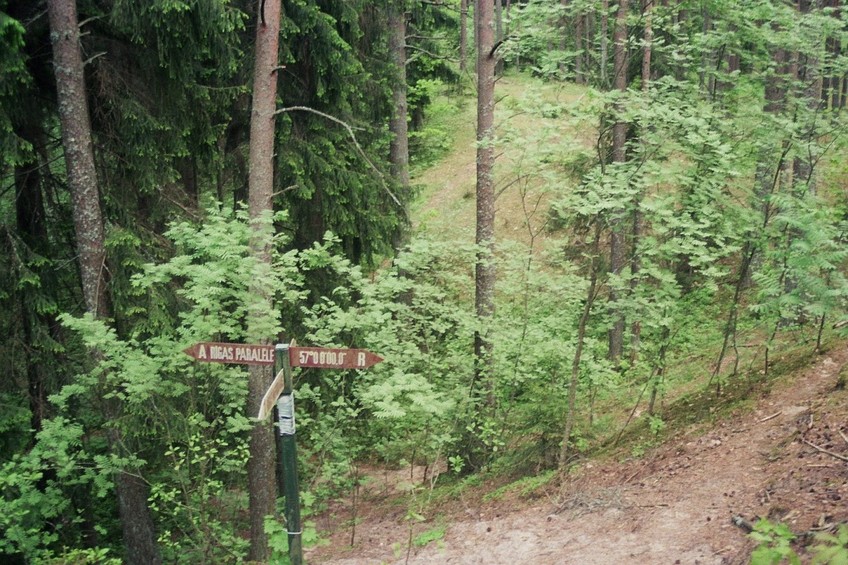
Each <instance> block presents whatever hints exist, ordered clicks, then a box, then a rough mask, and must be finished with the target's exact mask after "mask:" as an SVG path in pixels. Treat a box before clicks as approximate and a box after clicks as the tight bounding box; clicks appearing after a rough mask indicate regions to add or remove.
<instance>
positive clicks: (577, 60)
mask: <svg viewBox="0 0 848 565" xmlns="http://www.w3.org/2000/svg"><path fill="white" fill-rule="evenodd" d="M584 26H585V19H584V17H583V14H581V13H578V14H575V16H574V49H575V51H577V53H576V54H575V55H574V82H575V83H577V84H586V76H585V74H584V73H585V69H586V65H585V58H586V49H585V47H584V45H583V39H584V38H583V36H584V35H585V31H584Z"/></svg>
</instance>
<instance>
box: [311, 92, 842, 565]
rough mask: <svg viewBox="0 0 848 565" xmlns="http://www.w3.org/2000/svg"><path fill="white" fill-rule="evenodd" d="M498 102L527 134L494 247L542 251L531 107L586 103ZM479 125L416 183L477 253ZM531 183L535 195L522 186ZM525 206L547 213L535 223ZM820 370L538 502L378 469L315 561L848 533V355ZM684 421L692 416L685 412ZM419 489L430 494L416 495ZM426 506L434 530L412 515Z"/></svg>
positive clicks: (694, 544) (607, 550)
mask: <svg viewBox="0 0 848 565" xmlns="http://www.w3.org/2000/svg"><path fill="white" fill-rule="evenodd" d="M498 89H499V92H500V94H499V96H500V97H502V98H501V100H500V102H499V106H498V109H499V111H498V123H499V126H498V131H499V135H502V136H503V137H505V138H506V137H510V136H512V138H513V139H515V138H516V137H517V134H518V133H520V134H521V135H520V138H521V139H522V140H523V141H524V142H525V145H524V146H519V147H516V146H513V145H510V146H508V147H505V148H503V150H502V151H501V153H500V157H499V161H498V166H497V167H498V168H497V177H498V189H499V190H501V191H502V192H501V195H500V197H499V199H498V204H497V206H498V217H497V230H498V234H497V236H498V238H499V240H514V241H520V242H523V243H528V240H529V239H530V238H529V237H528V235H527V234H528V233H530V231H528V230H527V225H528V224H529V225H530V226H531V227H532V228H533V230H534V231H535V234H536V235H538V237H539V239H544V233H543V232H542V231H541V230H539V228H540V226H541V223H542V222H544V221H545V217H546V214H545V208H546V207H545V199H546V193H547V189H548V188H549V187H546V186H545V184H544V179H543V178H533V175H532V167H531V164H530V163H528V162H527V161H526V160H525V158H524V157H525V155H526V154H528V153H531V152H532V151H529V149H532V147H528V146H527V144H528V143H532V142H533V141H532V140H533V135H532V133H533V131H534V128H537V129H540V128H541V127H542V126H539V125H538V122H534V120H533V118H532V116H531V114H532V110H531V111H527V108H531V109H532V108H533V107H538V106H539V104H544V103H545V102H555V103H560V104H562V105H563V106H565V107H569V106H572V107H574V106H576V105H579V104H580V103H581V101H582V96H583V95H584V94H585V93H584V91H582V90H581V89H579V88H578V87H573V86H572V87H563V86H561V85H546V84H542V83H538V82H531V81H530V79H527V78H526V77H510V76H507V77H505V78H503V79H501V82H499V84H498ZM473 112H474V108H473V105H471V104H470V105H468V106H465V107H461V108H459V109H458V110H457V111H456V113H455V114H454V115H453V117H452V119H451V120H449V121H448V122H447V123H446V124H443V126H444V127H447V128H451V134H452V138H453V143H452V147H451V149H450V151H449V152H448V153H447V154H446V155H445V156H444V158H443V159H441V160H440V161H439V162H438V163H436V164H435V165H434V166H432V167H430V168H428V169H426V170H422V171H419V172H418V173H417V174H416V175H415V177H414V180H415V182H416V183H418V184H419V185H420V186H421V187H422V193H421V196H420V198H419V201H418V203H417V204H416V206H415V207H414V216H415V224H416V227H417V228H418V229H419V230H421V231H423V232H426V233H428V234H430V236H431V237H436V238H438V239H441V240H446V241H460V242H463V243H470V242H472V241H473V237H474V235H473V234H474V226H473V221H474V197H473V195H474V178H475V151H474V131H473V124H474V119H473V116H474V114H473ZM559 123H560V124H561V125H560V126H559V127H561V130H559V131H557V132H554V135H558V136H562V137H565V136H568V137H569V139H570V140H571V142H572V143H573V144H576V145H582V146H583V147H586V146H589V145H591V143H590V138H591V133H592V132H589V131H583V132H581V131H577V130H576V126H574V125H573V124H570V123H569V122H568V121H567V120H561V121H560V122H559ZM545 127H547V126H545ZM545 135H547V136H550V135H551V131H550V130H548V131H546V132H545ZM543 138H544V136H541V135H540V136H539V137H538V138H537V139H543ZM527 140H530V141H527ZM522 175H525V176H526V182H525V181H521V182H519V179H521V178H522ZM560 188H561V187H560ZM527 203H530V204H532V205H533V206H535V205H536V204H538V208H537V209H533V210H531V211H534V212H535V213H534V215H532V217H530V216H528V213H527V210H528V208H527V207H526V206H525V204H527ZM531 208H532V206H531ZM534 237H535V236H534ZM536 243H538V241H537V242H536ZM811 359H812V361H811V363H810V364H809V366H807V367H806V368H803V369H801V370H799V371H797V372H795V373H792V374H788V375H786V376H784V377H781V378H780V379H779V380H778V381H777V382H770V383H762V382H761V383H757V384H756V385H755V384H753V383H748V385H749V386H751V390H753V393H752V394H753V395H754V396H755V398H752V399H751V401H749V402H747V403H745V404H744V406H743V404H739V405H738V406H739V407H738V408H736V410H735V411H734V412H732V413H731V414H730V415H729V416H728V415H726V414H725V413H724V408H718V409H717V412H716V413H715V415H713V416H709V415H708V416H707V420H708V421H709V422H711V423H706V424H705V422H704V421H703V420H701V421H699V422H698V423H697V424H691V425H688V426H686V425H681V427H678V428H675V429H674V431H673V435H672V436H671V438H670V439H668V440H667V441H666V442H665V443H663V444H662V445H660V446H659V447H655V448H652V449H648V450H645V449H642V447H641V445H638V446H637V445H628V446H627V447H623V448H620V449H618V450H617V451H614V452H613V453H611V454H607V455H606V456H604V457H603V458H602V459H589V460H586V461H583V462H582V463H581V464H579V465H578V466H577V467H575V468H574V470H573V472H572V473H570V474H569V475H568V477H566V478H564V479H562V480H561V483H560V484H558V485H556V484H554V483H555V481H551V482H550V483H549V484H548V485H546V486H545V487H544V488H541V489H536V490H532V489H529V491H528V492H530V491H532V492H530V494H529V495H528V494H526V493H524V494H522V493H521V491H522V489H521V488H515V489H511V490H510V489H505V492H507V494H506V495H505V496H492V494H493V491H495V492H496V490H495V489H496V488H497V487H498V486H500V485H498V484H482V485H478V486H470V487H468V488H457V489H455V490H453V491H452V492H453V493H454V494H453V495H445V494H444V493H441V494H437V495H436V496H437V497H438V501H437V502H431V503H430V504H427V503H426V502H422V501H426V500H427V499H428V497H429V496H430V495H431V493H430V491H428V490H427V488H426V487H425V486H422V484H423V478H422V477H421V476H420V474H422V472H423V469H421V468H418V469H414V470H415V471H416V472H417V473H419V475H416V476H415V477H414V478H413V477H410V470H409V469H408V468H407V469H403V470H399V471H388V470H385V469H379V470H377V469H375V470H373V472H372V473H371V481H370V483H369V484H368V485H366V486H365V487H363V489H362V491H361V492H360V493H359V497H358V499H357V501H356V505H357V507H356V510H355V512H354V511H353V508H352V503H351V501H346V502H341V501H340V502H338V503H337V504H336V506H334V507H333V508H331V509H330V511H328V512H326V513H324V514H323V515H322V516H320V517H319V519H318V529H319V532H322V534H321V535H323V536H324V537H327V538H329V540H330V542H331V543H330V544H329V545H326V546H322V547H320V548H317V549H313V550H311V551H310V552H309V553H308V558H309V562H310V563H334V564H338V565H341V564H344V565H361V564H371V563H397V564H401V563H418V564H425V563H428V564H429V563H457V564H465V563H468V564H501V563H503V564H511V563H529V564H563V563H564V564H575V565H592V564H597V565H602V564H603V565H606V564H613V563H614V564H621V563H633V564H646V563H669V564H671V563H682V564H693V563H700V564H720V563H722V564H741V563H747V562H748V561H749V559H750V554H751V551H752V549H753V547H754V544H753V542H752V541H751V540H750V539H749V538H748V537H747V536H746V532H745V531H743V530H742V529H741V528H740V527H738V526H737V525H734V524H733V523H732V522H731V518H732V517H733V516H741V517H742V518H744V519H745V520H747V521H749V522H751V521H754V520H755V519H756V518H757V517H768V518H769V519H770V520H772V521H773V522H784V523H786V524H787V525H788V526H789V527H791V528H792V530H793V531H795V532H798V533H801V532H810V531H813V530H818V529H827V528H829V527H832V526H833V525H834V524H838V523H841V522H848V462H846V458H848V391H846V390H843V389H838V388H837V387H836V383H837V381H838V379H839V376H840V374H844V373H846V372H848V346H846V345H845V344H844V343H841V342H840V343H838V344H836V345H832V346H831V350H830V351H827V352H825V353H823V354H821V355H819V356H817V357H812V358H811ZM697 362H698V361H695V363H697ZM740 378H741V377H740ZM691 384H692V386H696V385H695V383H691ZM702 384H703V383H700V384H698V385H697V386H702ZM772 385H773V386H772ZM757 387H759V388H757ZM680 397H681V391H676V392H675V391H670V394H669V402H672V403H673V402H674V400H673V399H679V398H680ZM718 404H721V402H719V403H717V405H718ZM725 405H726V404H725ZM676 409H677V410H683V411H685V410H686V406H685V404H684V403H683V401H681V402H680V404H679V405H678V406H677V407H676ZM621 410H622V412H623V411H625V410H626V411H629V408H627V409H621ZM710 412H712V409H710ZM719 413H721V416H719V415H718V414H719ZM635 441H638V439H637V440H635ZM652 445H653V444H652ZM813 446H817V447H818V448H820V449H821V450H826V451H829V452H830V454H828V453H825V452H824V451H821V450H818V449H817V448H816V447H813ZM637 447H638V449H636V448H637ZM497 480H498V479H495V480H494V481H495V482H496V481H497ZM501 480H502V479H501ZM416 484H417V486H418V488H419V489H420V490H419V491H418V492H419V493H420V494H418V495H416V496H413V497H410V496H409V492H410V489H412V488H414V487H415V486H416ZM509 493H512V494H509ZM416 497H417V498H416ZM413 500H414V502H413ZM422 504H423V507H424V508H425V509H424V510H423V511H421V512H420V514H423V515H426V519H425V516H421V515H418V516H416V514H419V510H421V508H422ZM411 509H414V511H413V510H411ZM354 513H355V515H356V518H355V520H354V522H355V531H354V530H353V529H352V527H351V526H352V524H351V516H352V515H353V514H354ZM351 537H353V539H354V543H353V545H351V544H350V541H351ZM805 541H810V539H807V540H805ZM797 549H798V550H799V551H803V548H802V547H801V546H800V545H799V546H798V548H797Z"/></svg>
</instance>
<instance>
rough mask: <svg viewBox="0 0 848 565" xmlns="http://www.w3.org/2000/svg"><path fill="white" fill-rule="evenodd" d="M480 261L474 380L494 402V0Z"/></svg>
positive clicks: (482, 144)
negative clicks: (482, 384) (491, 333)
mask: <svg viewBox="0 0 848 565" xmlns="http://www.w3.org/2000/svg"><path fill="white" fill-rule="evenodd" d="M477 11H478V16H477V230H476V239H475V241H476V243H477V246H478V250H477V263H476V267H475V301H474V302H475V310H476V313H477V318H478V323H479V327H480V328H481V329H478V330H477V331H476V332H475V336H474V357H475V382H485V383H486V385H485V386H486V389H487V391H488V393H489V402H490V403H491V402H492V397H491V392H492V383H491V378H492V361H493V360H492V342H491V341H490V338H489V336H488V334H487V332H485V331H484V330H483V329H482V328H487V327H488V326H489V325H490V324H491V322H490V320H491V318H492V316H493V315H494V311H495V263H494V251H495V191H494V188H495V187H494V184H495V182H494V166H495V151H494V135H495V132H494V118H495V56H494V54H493V53H492V48H493V46H494V26H493V22H492V1H491V0H480V1H478V3H477Z"/></svg>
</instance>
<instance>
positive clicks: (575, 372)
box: [559, 225, 601, 469]
mask: <svg viewBox="0 0 848 565" xmlns="http://www.w3.org/2000/svg"><path fill="white" fill-rule="evenodd" d="M600 240H601V227H600V225H598V226H596V227H595V239H594V241H593V242H592V261H591V264H590V266H589V288H588V290H587V291H586V301H585V302H584V303H583V313H582V314H581V315H580V321H579V322H578V324H577V347H576V348H575V351H574V359H572V361H571V381H570V382H569V385H568V413H567V414H566V416H565V430H564V431H563V434H562V445H561V446H560V452H559V468H560V469H565V468H566V466H567V465H568V454H569V452H570V449H569V444H570V442H571V434H572V432H573V431H574V421H575V419H576V416H577V415H576V410H577V385H578V378H579V376H580V360H581V357H582V355H583V344H584V342H585V340H586V326H587V325H588V324H589V316H590V315H591V313H592V305H593V304H594V302H595V289H596V287H597V283H598V254H599V252H600Z"/></svg>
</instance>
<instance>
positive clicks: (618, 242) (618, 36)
mask: <svg viewBox="0 0 848 565" xmlns="http://www.w3.org/2000/svg"><path fill="white" fill-rule="evenodd" d="M627 9H628V1H627V0H620V1H619V4H618V12H617V13H616V17H615V30H614V32H613V42H614V44H615V52H614V55H613V60H614V62H613V87H614V88H615V89H616V90H618V91H619V92H621V93H622V95H623V94H624V93H625V92H627ZM620 104H621V103H620V102H619V103H617V104H616V108H615V124H613V127H612V160H613V162H614V163H624V162H625V161H626V160H627V155H626V151H625V146H626V142H627V123H626V122H624V121H623V120H622V119H621V114H622V110H623V109H622V108H621V107H620ZM610 224H611V225H610V227H611V229H612V234H611V235H610V272H611V273H612V274H613V275H616V276H619V275H621V273H622V271H623V270H624V266H625V264H626V253H625V242H624V234H623V229H622V225H621V224H622V222H621V220H620V219H613V220H612V221H611V222H610ZM611 288H612V290H610V297H609V300H610V307H611V309H612V312H613V326H612V328H611V329H610V331H609V353H608V355H609V359H610V360H611V361H613V362H615V363H617V362H618V361H619V359H620V358H621V354H622V351H623V350H624V327H625V323H624V317H623V316H622V315H621V314H620V313H619V312H618V311H617V310H618V308H617V307H616V305H615V303H616V302H617V301H618V300H619V299H620V296H619V292H618V290H616V289H615V284H613V285H612V287H611Z"/></svg>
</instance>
